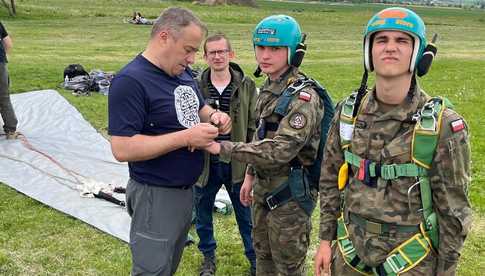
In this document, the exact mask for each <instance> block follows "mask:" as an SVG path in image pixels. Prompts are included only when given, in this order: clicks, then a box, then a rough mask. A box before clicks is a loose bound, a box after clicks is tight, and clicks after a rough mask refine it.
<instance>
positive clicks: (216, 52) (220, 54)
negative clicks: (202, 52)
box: [207, 49, 231, 57]
mask: <svg viewBox="0 0 485 276" xmlns="http://www.w3.org/2000/svg"><path fill="white" fill-rule="evenodd" d="M230 51H231V50H229V49H224V50H215V51H209V52H207V55H208V56H211V57H215V56H216V55H219V56H224V55H226V53H229V52H230Z"/></svg>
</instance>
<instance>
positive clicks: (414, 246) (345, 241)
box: [337, 215, 431, 276]
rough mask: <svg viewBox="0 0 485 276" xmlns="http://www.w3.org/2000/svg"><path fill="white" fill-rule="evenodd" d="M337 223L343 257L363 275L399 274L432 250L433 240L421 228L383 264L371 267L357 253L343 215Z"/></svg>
mask: <svg viewBox="0 0 485 276" xmlns="http://www.w3.org/2000/svg"><path fill="white" fill-rule="evenodd" d="M337 223H338V225H337V244H338V247H339V250H340V252H341V254H342V256H343V259H344V261H345V263H346V264H347V265H348V266H350V267H351V268H352V269H354V270H355V271H357V272H359V273H361V274H362V275H369V276H370V275H379V276H381V275H382V276H384V275H385V276H394V275H399V274H401V273H403V272H406V271H408V270H410V269H412V268H413V267H415V266H416V265H418V264H419V263H420V262H421V261H422V260H423V259H424V258H425V257H426V256H427V255H428V254H429V252H430V251H431V242H430V241H429V239H428V238H427V237H426V236H424V235H423V234H422V232H423V231H422V229H421V231H419V232H417V233H416V234H415V235H413V236H412V237H411V238H409V239H408V240H407V241H405V242H403V243H402V244H400V245H399V246H398V247H396V248H394V249H393V250H392V251H391V252H390V253H389V255H388V256H387V258H386V261H384V262H383V263H382V264H380V265H378V266H377V267H369V266H367V265H366V264H365V263H364V262H362V260H361V259H360V257H359V256H358V255H357V252H356V250H355V247H354V245H353V244H352V241H351V240H350V239H349V233H348V230H347V226H346V225H345V222H344V218H343V215H342V216H340V218H338V220H337ZM369 268H370V269H369ZM371 271H372V272H371Z"/></svg>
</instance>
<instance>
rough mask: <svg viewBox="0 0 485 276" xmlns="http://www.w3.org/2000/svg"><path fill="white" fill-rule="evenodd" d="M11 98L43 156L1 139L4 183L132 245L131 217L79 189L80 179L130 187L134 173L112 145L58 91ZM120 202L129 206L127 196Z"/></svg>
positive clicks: (0, 175) (24, 130)
mask: <svg viewBox="0 0 485 276" xmlns="http://www.w3.org/2000/svg"><path fill="white" fill-rule="evenodd" d="M11 98H12V103H13V105H14V108H15V111H16V115H17V117H18V120H19V126H18V130H19V131H20V132H21V133H22V134H23V135H24V136H25V138H26V140H27V141H28V142H29V143H30V145H32V148H34V149H35V150H38V152H37V151H35V150H31V149H28V148H27V147H26V145H25V143H22V141H21V140H5V136H4V135H2V136H0V182H3V183H5V184H7V185H8V186H10V187H12V188H14V189H16V190H17V191H19V192H21V193H23V194H25V195H27V196H29V197H31V198H34V199H36V200H38V201H40V202H42V203H44V204H46V205H49V206H51V207H53V208H55V209H57V210H59V211H61V212H64V213H66V214H69V215H71V216H73V217H75V218H78V219H80V220H82V221H84V222H86V223H88V224H91V225H93V226H94V227H96V228H98V229H100V230H102V231H104V232H106V233H108V234H111V235H113V236H115V237H117V238H119V239H121V240H124V241H128V239H129V225H130V217H129V216H128V214H127V213H126V210H125V209H124V208H122V207H120V206H118V205H115V204H113V203H110V202H108V201H105V200H102V199H97V198H82V197H80V193H79V191H78V190H77V189H76V178H77V179H80V180H84V179H86V178H88V179H92V180H95V181H99V182H103V183H111V184H115V185H116V186H123V187H124V186H125V185H126V183H127V180H128V167H127V165H126V164H125V163H119V162H117V161H116V160H115V159H114V158H113V156H112V154H111V150H110V145H109V142H108V141H107V140H106V139H105V138H104V137H102V136H101V134H99V133H98V132H97V131H96V130H95V129H94V128H93V127H92V126H91V125H90V124H89V123H88V122H87V121H86V120H84V118H83V117H82V115H81V114H80V113H79V112H78V111H77V110H76V109H75V108H74V107H73V106H72V105H70V104H69V102H67V101H66V100H65V99H64V98H63V97H62V96H61V95H59V94H58V92H57V91H54V90H43V91H34V92H29V93H21V94H16V95H12V96H11ZM0 121H1V118H0ZM0 123H1V124H0V125H3V122H0ZM0 133H1V134H3V130H0ZM43 154H45V155H43ZM56 162H57V163H59V164H60V165H61V166H62V167H63V168H64V169H63V168H61V166H59V165H58V164H56ZM67 171H71V172H67ZM77 174H79V175H77ZM73 175H74V176H73ZM119 198H120V199H122V200H124V195H121V196H120V197H119Z"/></svg>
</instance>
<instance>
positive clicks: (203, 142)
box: [186, 123, 219, 151]
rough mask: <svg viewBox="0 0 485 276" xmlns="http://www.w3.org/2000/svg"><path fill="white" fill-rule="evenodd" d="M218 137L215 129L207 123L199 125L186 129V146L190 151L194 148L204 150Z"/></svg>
mask: <svg viewBox="0 0 485 276" xmlns="http://www.w3.org/2000/svg"><path fill="white" fill-rule="evenodd" d="M217 135H219V131H218V130H217V128H216V127H215V126H213V125H211V124H208V123H200V124H197V125H195V126H193V127H191V128H189V129H187V136H186V137H187V138H186V144H187V147H189V150H190V151H194V149H196V148H205V147H208V146H210V145H211V143H212V142H213V141H214V139H215V138H216V137H217Z"/></svg>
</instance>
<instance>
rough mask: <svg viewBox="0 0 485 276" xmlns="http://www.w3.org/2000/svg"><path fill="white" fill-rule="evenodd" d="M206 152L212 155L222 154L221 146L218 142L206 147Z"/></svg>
mask: <svg viewBox="0 0 485 276" xmlns="http://www.w3.org/2000/svg"><path fill="white" fill-rule="evenodd" d="M204 150H205V151H207V152H208V153H210V154H213V155H217V154H219V153H220V152H221V144H220V143H217V142H212V143H211V144H210V145H208V146H207V147H204Z"/></svg>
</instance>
